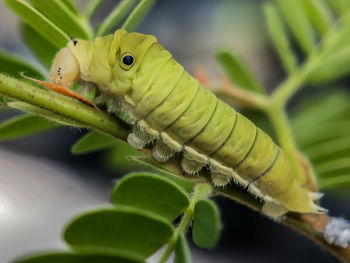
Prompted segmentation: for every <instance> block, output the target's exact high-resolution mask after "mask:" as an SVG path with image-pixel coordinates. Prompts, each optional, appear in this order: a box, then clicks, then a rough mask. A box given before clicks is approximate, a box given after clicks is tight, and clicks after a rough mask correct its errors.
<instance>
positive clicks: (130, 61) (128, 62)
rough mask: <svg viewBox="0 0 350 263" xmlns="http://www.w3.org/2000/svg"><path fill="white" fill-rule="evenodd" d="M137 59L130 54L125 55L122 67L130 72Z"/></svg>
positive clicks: (121, 63) (122, 59)
mask: <svg viewBox="0 0 350 263" xmlns="http://www.w3.org/2000/svg"><path fill="white" fill-rule="evenodd" d="M135 60H136V59H135V58H134V56H133V55H131V54H130V53H125V54H123V56H122V58H121V61H120V67H121V68H123V69H125V70H129V69H130V68H131V67H132V66H133V65H134V64H135Z"/></svg>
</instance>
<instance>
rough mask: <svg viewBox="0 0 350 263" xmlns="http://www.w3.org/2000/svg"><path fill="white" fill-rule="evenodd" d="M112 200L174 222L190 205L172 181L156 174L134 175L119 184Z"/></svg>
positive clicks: (114, 202)
mask: <svg viewBox="0 0 350 263" xmlns="http://www.w3.org/2000/svg"><path fill="white" fill-rule="evenodd" d="M111 200H112V203H113V204H116V205H128V206H133V207H137V208H140V209H144V210H147V211H149V212H152V213H155V214H156V215H159V216H162V217H164V218H166V219H167V220H169V221H173V220H174V219H175V218H176V217H178V216H179V215H180V214H181V212H183V211H184V210H185V209H186V208H187V207H188V205H189V203H190V200H189V198H188V196H187V194H186V193H185V192H183V190H182V189H181V188H180V187H179V186H178V185H176V184H175V183H173V182H172V181H170V180H169V179H166V178H163V177H161V176H159V175H156V174H151V173H133V174H130V175H128V176H126V177H124V178H123V179H122V180H120V181H119V182H118V184H117V185H116V187H115V188H114V189H113V192H112V195H111Z"/></svg>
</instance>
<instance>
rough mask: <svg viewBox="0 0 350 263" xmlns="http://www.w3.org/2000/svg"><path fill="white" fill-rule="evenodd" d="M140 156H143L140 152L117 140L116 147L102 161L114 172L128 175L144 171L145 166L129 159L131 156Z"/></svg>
mask: <svg viewBox="0 0 350 263" xmlns="http://www.w3.org/2000/svg"><path fill="white" fill-rule="evenodd" d="M138 155H141V153H140V152H139V151H137V150H135V149H134V148H132V147H131V146H130V145H129V144H127V143H126V142H124V141H121V140H117V143H116V145H115V146H114V147H113V148H112V149H111V150H110V151H108V152H107V153H106V154H105V155H104V157H103V159H102V160H103V162H104V164H105V166H107V168H108V169H110V170H112V171H113V172H118V173H128V172H132V171H138V170H144V168H143V166H141V165H140V164H139V163H137V162H135V161H133V160H130V158H129V156H138Z"/></svg>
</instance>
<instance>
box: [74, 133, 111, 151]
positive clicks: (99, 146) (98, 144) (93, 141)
mask: <svg viewBox="0 0 350 263" xmlns="http://www.w3.org/2000/svg"><path fill="white" fill-rule="evenodd" d="M116 142H117V140H116V138H114V137H112V136H110V135H107V134H103V133H100V132H95V131H92V132H90V133H88V134H86V135H84V136H83V137H81V138H80V139H79V140H78V141H77V142H76V143H75V144H74V145H73V146H72V149H71V152H72V153H73V154H86V153H91V152H96V151H100V150H104V149H107V148H110V147H113V146H115V145H116Z"/></svg>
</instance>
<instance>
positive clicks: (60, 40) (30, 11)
mask: <svg viewBox="0 0 350 263" xmlns="http://www.w3.org/2000/svg"><path fill="white" fill-rule="evenodd" d="M4 2H5V4H6V5H8V6H9V7H10V8H11V9H12V10H13V11H14V12H15V13H16V14H17V15H18V16H19V17H20V18H21V19H22V21H24V22H25V23H27V24H29V25H30V26H31V27H32V28H34V29H35V30H36V31H37V32H38V33H39V34H41V35H42V36H43V37H45V38H46V39H47V40H48V41H50V42H51V43H52V44H53V45H54V46H56V47H57V48H62V47H64V46H66V45H67V43H68V42H69V37H68V36H67V34H66V33H64V32H63V31H62V30H61V29H60V28H58V27H57V26H56V25H55V24H54V23H52V22H51V21H50V20H48V19H47V18H46V17H45V16H44V15H43V14H41V13H40V12H38V11H37V10H36V9H35V8H33V7H32V6H30V5H29V4H28V3H26V2H25V1H23V0H4ZM50 2H51V1H50Z"/></svg>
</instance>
